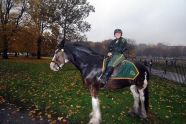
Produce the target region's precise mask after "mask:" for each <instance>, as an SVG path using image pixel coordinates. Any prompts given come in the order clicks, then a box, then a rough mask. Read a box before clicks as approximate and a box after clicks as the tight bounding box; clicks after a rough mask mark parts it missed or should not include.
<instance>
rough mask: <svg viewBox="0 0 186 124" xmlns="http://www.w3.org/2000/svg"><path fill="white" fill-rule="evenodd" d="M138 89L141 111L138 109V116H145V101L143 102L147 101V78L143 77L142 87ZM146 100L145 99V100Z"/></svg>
mask: <svg viewBox="0 0 186 124" xmlns="http://www.w3.org/2000/svg"><path fill="white" fill-rule="evenodd" d="M138 91H139V96H140V102H141V109H140V110H141V111H140V117H141V118H146V117H147V113H146V110H147V107H148V105H147V103H145V102H148V98H147V97H148V89H147V79H146V77H145V80H144V84H143V87H142V88H141V89H138ZM145 100H146V101H145Z"/></svg>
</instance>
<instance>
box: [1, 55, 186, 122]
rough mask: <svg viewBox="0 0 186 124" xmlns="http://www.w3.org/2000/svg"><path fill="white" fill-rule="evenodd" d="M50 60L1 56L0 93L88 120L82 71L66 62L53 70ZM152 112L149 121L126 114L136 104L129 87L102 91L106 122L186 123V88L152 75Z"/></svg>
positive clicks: (47, 110)
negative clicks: (59, 69) (2, 57)
mask: <svg viewBox="0 0 186 124" xmlns="http://www.w3.org/2000/svg"><path fill="white" fill-rule="evenodd" d="M49 62H50V61H49V60H47V59H44V60H35V59H17V60H16V59H9V60H2V59H0V95H1V96H3V97H5V98H6V99H7V100H8V101H10V102H13V103H16V104H18V105H21V106H25V107H34V108H35V110H39V111H40V114H43V115H46V117H48V118H49V119H50V118H51V116H52V117H56V118H57V117H65V118H67V120H68V121H69V122H70V123H83V124H84V123H87V122H88V121H89V116H88V115H89V113H90V112H91V109H92V108H91V106H92V105H91V97H90V94H89V91H88V90H87V89H86V88H85V87H84V86H83V85H82V80H81V76H80V73H79V71H78V70H77V69H76V68H75V67H74V66H73V65H72V64H66V65H65V66H64V68H63V70H61V71H59V72H53V71H51V70H50V68H49ZM149 83H150V85H149V92H150V111H149V118H148V119H147V120H141V119H139V118H132V117H130V116H128V115H127V112H128V109H129V107H131V106H132V104H133V97H132V94H131V93H130V91H129V88H124V89H122V90H118V91H107V90H101V91H100V96H99V98H100V104H101V112H102V119H103V121H102V123H103V124H121V123H128V124H141V123H160V124H161V123H162V124H165V123H166V124H184V123H185V122H186V87H183V86H181V85H177V84H175V83H173V82H171V81H167V80H165V79H160V78H157V77H153V76H152V77H151V80H150V82H149Z"/></svg>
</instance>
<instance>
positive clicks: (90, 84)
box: [50, 42, 149, 124]
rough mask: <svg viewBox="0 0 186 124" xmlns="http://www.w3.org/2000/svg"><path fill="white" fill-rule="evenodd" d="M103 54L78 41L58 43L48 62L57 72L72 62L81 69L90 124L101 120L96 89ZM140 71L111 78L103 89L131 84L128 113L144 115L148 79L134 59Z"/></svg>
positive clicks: (102, 86) (144, 69)
mask: <svg viewBox="0 0 186 124" xmlns="http://www.w3.org/2000/svg"><path fill="white" fill-rule="evenodd" d="M103 59H104V56H103V55H101V54H99V53H97V52H95V51H93V50H92V49H90V48H89V47H87V46H83V45H81V44H78V43H66V44H64V43H63V42H61V43H60V44H59V45H58V47H57V49H56V50H55V53H54V56H53V58H52V61H51V63H50V69H51V70H53V71H59V70H61V69H62V68H63V65H64V64H65V63H67V62H69V61H70V62H71V63H72V64H74V65H75V66H76V68H77V69H78V70H79V71H80V73H81V76H82V80H83V84H84V85H85V86H86V87H87V88H88V89H89V91H90V95H91V97H92V112H91V113H90V115H89V116H90V121H89V124H99V123H100V122H101V111H100V103H99V98H98V91H99V89H100V88H104V85H103V84H102V82H100V80H98V78H97V75H98V74H100V73H101V72H102V62H103ZM134 64H135V66H136V67H137V69H138V70H139V75H138V76H137V77H136V78H135V79H134V80H129V79H110V80H109V81H108V83H107V87H106V89H112V90H117V89H121V88H124V87H130V90H131V92H132V94H133V97H134V104H133V106H132V107H131V108H130V109H129V112H128V114H129V115H131V116H133V117H134V116H138V117H140V118H143V119H145V118H147V112H148V107H149V102H148V101H149V96H148V81H149V72H148V70H147V68H146V67H145V66H144V65H143V64H141V63H140V62H134Z"/></svg>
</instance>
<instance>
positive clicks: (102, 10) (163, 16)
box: [86, 0, 186, 46]
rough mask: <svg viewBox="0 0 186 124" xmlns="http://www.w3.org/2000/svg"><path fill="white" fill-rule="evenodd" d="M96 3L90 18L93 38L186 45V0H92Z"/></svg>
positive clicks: (89, 35) (89, 38) (90, 38)
mask: <svg viewBox="0 0 186 124" xmlns="http://www.w3.org/2000/svg"><path fill="white" fill-rule="evenodd" d="M88 1H89V2H90V4H91V5H93V6H94V7H95V13H91V14H90V16H89V17H88V18H87V21H88V22H89V23H90V24H91V26H92V29H91V31H90V32H88V33H86V34H87V37H88V40H89V41H102V40H105V39H109V38H114V37H113V31H114V29H116V28H121V29H122V30H123V37H125V38H131V39H134V40H135V41H136V43H137V44H139V43H147V44H156V43H158V42H161V43H166V44H167V45H184V46H186V0H88Z"/></svg>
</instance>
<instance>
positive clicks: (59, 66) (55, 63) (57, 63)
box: [51, 61, 61, 68]
mask: <svg viewBox="0 0 186 124" xmlns="http://www.w3.org/2000/svg"><path fill="white" fill-rule="evenodd" d="M51 62H53V63H55V64H56V65H57V66H58V67H59V68H61V67H60V65H59V64H58V63H57V62H56V61H51Z"/></svg>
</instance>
